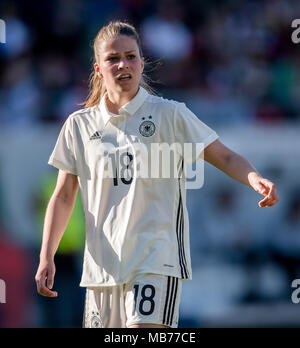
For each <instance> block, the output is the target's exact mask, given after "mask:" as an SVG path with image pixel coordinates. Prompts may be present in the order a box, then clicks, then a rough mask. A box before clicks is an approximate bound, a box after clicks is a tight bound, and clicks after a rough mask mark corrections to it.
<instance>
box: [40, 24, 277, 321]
mask: <svg viewBox="0 0 300 348" xmlns="http://www.w3.org/2000/svg"><path fill="white" fill-rule="evenodd" d="M94 54H95V64H94V73H93V75H92V77H91V91H90V94H89V97H88V99H87V101H86V103H85V108H83V109H81V110H79V111H77V112H75V113H73V114H72V115H70V116H69V117H68V118H67V120H66V122H65V124H64V126H63V128H62V130H61V132H60V135H59V137H58V140H57V143H56V146H55V148H54V150H53V153H52V155H51V157H50V159H49V164H51V165H53V166H55V167H57V168H58V169H59V173H58V179H57V184H56V188H55V190H54V193H53V195H52V197H51V199H50V201H49V204H48V207H47V210H46V216H45V221H44V231H43V241H42V246H41V253H40V264H39V267H38V270H37V274H36V284H37V291H38V292H39V293H40V294H41V295H44V296H48V297H56V296H57V292H56V291H53V290H52V287H53V283H54V274H55V264H54V255H55V253H56V250H57V248H58V245H59V242H60V240H61V237H62V235H63V233H64V231H65V229H66V226H67V223H68V220H69V218H70V215H71V212H72V209H73V206H74V202H75V198H76V195H77V192H78V188H79V187H80V190H81V195H82V200H83V205H84V211H85V220H86V245H85V251H84V262H83V274H82V279H81V283H80V285H81V286H83V287H86V301H85V311H84V312H85V313H84V326H85V327H111V328H112V327H130V328H138V327H177V323H178V312H179V300H180V295H181V286H182V281H183V280H187V279H191V276H192V272H191V261H190V249H189V231H188V216H187V211H186V194H185V181H184V178H182V177H180V178H169V179H168V178H167V179H166V178H159V179H158V178H153V177H151V176H150V177H148V178H145V177H137V175H136V173H137V162H138V161H137V159H138V156H137V153H138V152H137V151H135V149H136V145H140V146H142V145H143V146H144V148H146V149H148V150H150V148H151V145H152V144H154V143H158V144H162V143H168V144H175V143H176V144H182V145H184V144H187V143H202V144H204V149H205V150H204V159H205V161H207V162H209V163H211V164H212V165H213V166H215V167H217V168H218V169H220V170H222V171H223V172H224V173H226V174H227V175H229V176H231V177H232V178H233V179H235V180H237V181H239V182H241V183H243V184H245V185H248V186H250V187H252V188H253V189H254V190H255V191H257V192H258V193H260V194H262V195H263V196H264V198H263V199H262V200H261V201H260V202H259V206H260V207H270V206H272V205H274V204H275V203H276V202H277V201H278V197H277V193H276V188H275V185H274V184H273V183H272V182H270V181H269V180H267V179H265V178H262V177H261V176H260V175H259V174H258V173H257V171H256V170H255V169H254V168H253V166H252V165H251V164H250V163H249V162H248V161H247V160H246V159H244V158H243V157H241V156H240V155H238V154H236V153H234V152H233V151H231V150H230V149H228V148H227V147H226V146H225V145H223V144H222V143H221V142H220V141H219V140H218V136H217V134H216V133H215V132H214V131H213V130H212V129H210V128H209V127H208V126H206V125H205V124H203V123H202V122H201V121H200V120H199V119H198V118H197V117H196V116H195V115H194V114H193V113H192V112H191V111H190V110H189V109H188V108H187V107H186V106H185V105H184V104H183V103H178V102H175V101H170V100H166V99H163V98H161V97H157V96H155V95H153V94H152V93H151V89H149V88H148V86H147V84H146V83H145V81H144V78H143V69H144V58H143V55H142V50H141V44H140V40H139V36H138V34H137V32H136V30H135V28H134V27H132V26H131V25H129V24H127V23H122V22H111V23H109V24H108V25H107V26H105V27H103V28H102V29H101V30H100V31H99V33H98V34H97V36H96V39H95V41H94ZM123 149H126V151H122V150H123ZM184 154H185V152H184ZM188 157H190V156H189V155H186V158H185V155H182V152H181V153H180V154H179V155H178V157H176V159H177V165H178V166H179V167H181V168H182V166H183V165H184V163H185V162H186V161H188V162H193V161H195V160H196V159H197V158H193V157H191V158H188ZM108 159H109V161H108ZM108 163H110V166H111V168H113V169H112V170H111V173H112V175H111V176H110V177H109V176H105V175H104V173H105V170H106V169H107V165H108ZM119 167H123V169H124V168H125V169H126V170H125V171H126V175H125V174H124V173H125V171H124V173H123V174H124V175H122V174H120V175H119V173H118V168H119Z"/></svg>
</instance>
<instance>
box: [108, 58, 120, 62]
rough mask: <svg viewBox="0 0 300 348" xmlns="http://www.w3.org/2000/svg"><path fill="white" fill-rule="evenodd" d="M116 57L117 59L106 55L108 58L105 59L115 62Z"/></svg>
mask: <svg viewBox="0 0 300 348" xmlns="http://www.w3.org/2000/svg"><path fill="white" fill-rule="evenodd" d="M117 59H118V57H108V58H107V60H108V61H109V62H116V61H117Z"/></svg>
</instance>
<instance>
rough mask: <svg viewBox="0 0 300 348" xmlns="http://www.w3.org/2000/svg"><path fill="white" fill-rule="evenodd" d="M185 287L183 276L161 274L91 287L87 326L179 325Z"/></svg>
mask: <svg viewBox="0 0 300 348" xmlns="http://www.w3.org/2000/svg"><path fill="white" fill-rule="evenodd" d="M181 288H182V280H181V279H178V278H174V277H171V276H163V275H159V274H140V275H137V276H136V277H134V278H133V279H132V280H131V281H129V282H128V283H125V284H121V285H115V286H103V287H97V288H87V289H86V299H85V309H84V318H83V327H85V328H92V327H94V328H126V327H128V326H130V325H134V324H145V323H148V324H150V323H151V324H159V325H165V326H168V327H173V328H176V327H177V325H178V314H179V301H180V296H181Z"/></svg>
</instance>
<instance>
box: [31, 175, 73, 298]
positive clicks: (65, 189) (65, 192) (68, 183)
mask: <svg viewBox="0 0 300 348" xmlns="http://www.w3.org/2000/svg"><path fill="white" fill-rule="evenodd" d="M78 187H79V184H78V180H77V176H76V175H73V174H70V173H67V172H64V171H62V170H59V173H58V177H57V183H56V187H55V190H54V192H53V194H52V196H51V198H50V201H49V203H48V206H47V210H46V214H45V220H44V228H43V239H42V246H41V252H40V264H39V267H38V270H37V273H36V276H35V281H36V285H37V291H38V293H39V294H40V295H43V296H48V297H56V296H57V292H56V291H51V289H52V287H53V283H54V275H55V264H54V255H55V253H56V250H57V248H58V246H59V242H60V240H61V238H62V236H63V234H64V231H65V229H66V228H67V225H68V222H69V219H70V217H71V214H72V211H73V208H74V205H75V201H76V196H77V192H78Z"/></svg>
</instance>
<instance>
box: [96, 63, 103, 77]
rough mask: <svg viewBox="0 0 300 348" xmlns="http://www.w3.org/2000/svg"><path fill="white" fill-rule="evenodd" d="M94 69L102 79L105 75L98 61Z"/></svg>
mask: <svg viewBox="0 0 300 348" xmlns="http://www.w3.org/2000/svg"><path fill="white" fill-rule="evenodd" d="M94 70H95V74H96V75H97V76H98V77H99V78H100V79H102V77H103V75H102V74H101V69H100V66H99V64H98V63H95V64H94Z"/></svg>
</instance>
